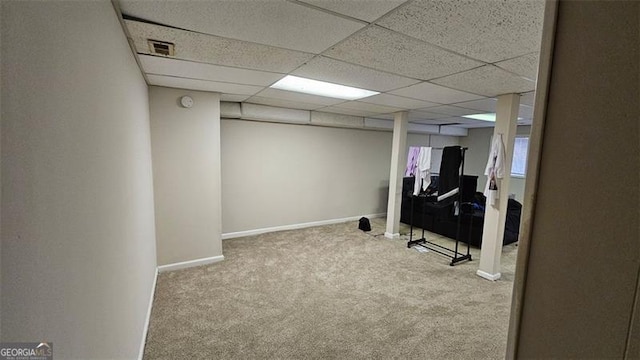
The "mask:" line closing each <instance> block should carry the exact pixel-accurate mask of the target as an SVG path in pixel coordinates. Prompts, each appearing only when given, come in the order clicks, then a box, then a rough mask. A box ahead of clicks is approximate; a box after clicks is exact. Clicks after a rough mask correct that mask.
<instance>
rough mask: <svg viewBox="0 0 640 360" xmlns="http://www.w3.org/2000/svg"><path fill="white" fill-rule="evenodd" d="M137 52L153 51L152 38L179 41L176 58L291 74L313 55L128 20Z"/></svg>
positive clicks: (176, 47) (176, 46)
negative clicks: (151, 46) (150, 46)
mask: <svg viewBox="0 0 640 360" xmlns="http://www.w3.org/2000/svg"><path fill="white" fill-rule="evenodd" d="M125 23H126V25H127V29H128V30H129V33H130V34H131V37H132V38H133V41H134V45H135V48H136V51H137V52H138V53H140V54H149V53H150V52H149V44H148V43H147V40H148V39H155V40H160V41H167V42H171V43H174V44H175V56H174V57H175V58H177V59H182V60H192V61H197V62H201V63H209V64H216V65H225V66H232V67H239V68H248V69H254V70H264V71H273V72H278V73H289V72H290V71H292V70H293V69H295V68H297V67H298V66H300V65H302V64H304V63H305V62H306V61H308V60H309V59H311V58H312V57H313V54H309V53H304V52H299V51H293V50H286V49H279V48H275V47H271V46H266V45H260V44H254V43H250V42H245V41H239V40H232V39H225V38H222V37H218V36H212V35H206V34H200V33H195V32H190V31H185V30H180V29H174V28H169V27H165V26H160V25H153V24H148V23H142V22H139V21H131V20H125Z"/></svg>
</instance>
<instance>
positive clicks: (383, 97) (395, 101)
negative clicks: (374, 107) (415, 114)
mask: <svg viewBox="0 0 640 360" xmlns="http://www.w3.org/2000/svg"><path fill="white" fill-rule="evenodd" d="M359 101H362V102H366V103H371V104H378V105H386V106H393V107H397V108H402V109H418V108H424V107H429V106H436V105H438V104H436V103H432V102H428V101H423V100H416V99H411V98H406V97H402V96H397V95H391V94H378V95H374V96H369V97H366V98H363V99H360V100H359Z"/></svg>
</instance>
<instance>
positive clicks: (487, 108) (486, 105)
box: [455, 98, 497, 112]
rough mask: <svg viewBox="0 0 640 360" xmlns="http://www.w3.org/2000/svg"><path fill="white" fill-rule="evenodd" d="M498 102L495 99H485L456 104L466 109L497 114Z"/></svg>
mask: <svg viewBox="0 0 640 360" xmlns="http://www.w3.org/2000/svg"><path fill="white" fill-rule="evenodd" d="M496 103H497V100H496V99H494V98H484V99H480V100H472V101H465V102H460V103H457V104H455V105H456V106H459V107H463V108H466V109H472V110H479V111H484V112H496Z"/></svg>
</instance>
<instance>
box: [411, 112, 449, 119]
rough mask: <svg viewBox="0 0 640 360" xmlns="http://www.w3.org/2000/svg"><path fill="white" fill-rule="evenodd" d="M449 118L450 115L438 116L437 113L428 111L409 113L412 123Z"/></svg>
mask: <svg viewBox="0 0 640 360" xmlns="http://www.w3.org/2000/svg"><path fill="white" fill-rule="evenodd" d="M447 117H449V115H445V114H436V113H432V112H428V111H418V110H411V111H409V120H410V121H415V120H436V119H444V118H447Z"/></svg>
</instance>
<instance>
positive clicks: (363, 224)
mask: <svg viewBox="0 0 640 360" xmlns="http://www.w3.org/2000/svg"><path fill="white" fill-rule="evenodd" d="M359 221H360V224H359V225H358V229H360V230H362V231H371V223H370V222H369V219H367V218H366V217H361V218H360V220H359Z"/></svg>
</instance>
